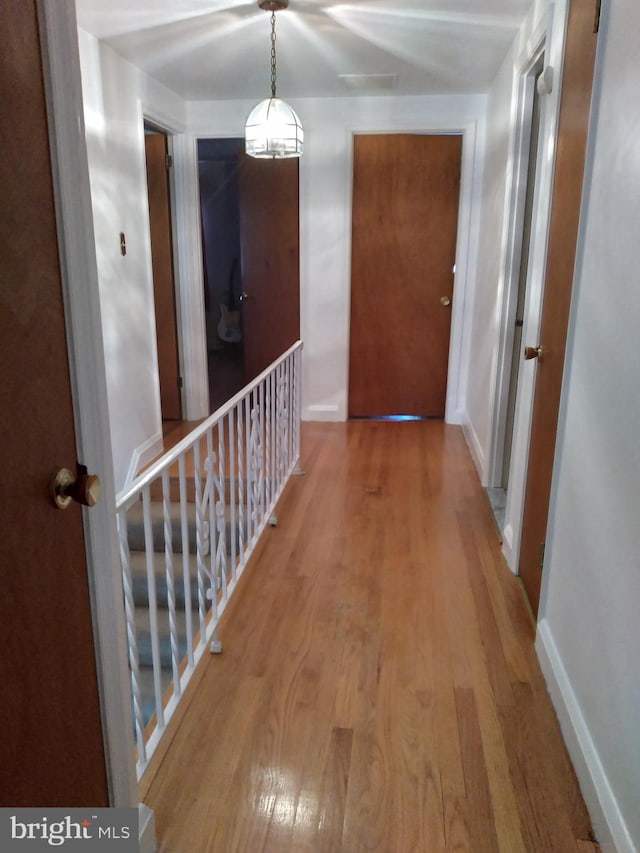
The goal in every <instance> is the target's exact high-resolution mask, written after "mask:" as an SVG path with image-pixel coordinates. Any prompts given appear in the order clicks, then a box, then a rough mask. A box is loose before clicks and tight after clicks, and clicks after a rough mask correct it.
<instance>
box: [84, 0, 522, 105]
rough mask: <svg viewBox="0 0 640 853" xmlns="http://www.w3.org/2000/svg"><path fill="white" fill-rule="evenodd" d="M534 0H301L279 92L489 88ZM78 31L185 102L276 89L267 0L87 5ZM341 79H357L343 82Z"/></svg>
mask: <svg viewBox="0 0 640 853" xmlns="http://www.w3.org/2000/svg"><path fill="white" fill-rule="evenodd" d="M531 2H532V0H386V2H383V0H352V2H341V1H340V0H290V5H289V8H288V9H286V10H284V11H282V12H278V13H277V16H276V17H277V23H276V30H277V59H278V94H279V95H280V96H281V97H283V98H287V99H289V98H299V97H340V96H348V95H350V94H372V95H373V94H376V95H378V94H387V95H416V94H435V93H442V94H453V93H469V94H470V93H477V92H486V91H487V89H488V88H489V86H490V84H491V82H492V81H493V79H494V77H495V74H496V72H497V70H498V68H499V67H500V64H501V62H502V60H503V58H504V56H505V54H506V52H507V50H508V48H509V45H510V44H511V42H512V41H513V38H514V36H515V34H516V32H517V29H518V27H519V25H520V23H521V22H522V20H523V18H524V16H525V14H526V12H527V11H528V9H529V6H530V5H531ZM76 7H77V13H78V24H79V26H80V27H82V28H83V29H84V30H87V31H88V32H90V33H93V34H94V35H95V36H97V37H98V38H99V39H103V40H104V41H106V42H107V43H108V44H109V45H110V46H111V47H112V48H113V49H114V50H115V51H116V52H117V53H119V54H120V55H121V56H123V57H124V58H125V59H127V60H129V61H130V62H132V63H133V64H134V65H137V66H139V67H140V68H141V69H143V70H144V71H146V72H147V73H148V74H150V75H151V76H152V77H155V78H156V79H157V80H159V81H160V82H161V83H163V84H164V85H165V86H167V87H169V88H170V89H172V90H173V91H174V92H176V93H178V94H179V95H180V96H181V97H183V98H184V99H185V100H211V99H219V98H220V99H241V98H248V99H258V98H262V97H266V96H267V95H268V92H269V74H270V69H269V51H270V24H269V13H266V12H263V11H262V10H261V9H259V8H258V4H257V0H109V2H108V3H105V0H76ZM341 75H349V76H348V77H344V76H341Z"/></svg>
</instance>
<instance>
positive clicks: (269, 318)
mask: <svg viewBox="0 0 640 853" xmlns="http://www.w3.org/2000/svg"><path fill="white" fill-rule="evenodd" d="M239 185H240V247H241V274H242V289H243V300H242V331H243V340H244V365H245V379H246V381H247V382H249V381H250V380H251V379H253V378H255V377H256V376H257V375H258V374H259V373H261V372H262V371H263V370H264V369H265V367H268V366H269V364H271V362H272V361H274V360H275V359H276V358H278V356H280V355H282V353H283V352H284V351H285V350H286V349H288V348H289V347H290V346H291V344H293V343H295V342H296V341H297V340H298V338H299V337H300V248H299V231H300V228H299V216H298V211H299V206H298V195H299V194H298V160H297V159H295V158H292V159H286V160H260V159H256V158H255V157H248V156H246V155H244V154H242V155H240V170H239Z"/></svg>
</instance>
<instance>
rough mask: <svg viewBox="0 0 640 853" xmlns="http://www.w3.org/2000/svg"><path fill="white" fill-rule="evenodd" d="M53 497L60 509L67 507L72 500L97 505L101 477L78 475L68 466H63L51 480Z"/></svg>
mask: <svg viewBox="0 0 640 853" xmlns="http://www.w3.org/2000/svg"><path fill="white" fill-rule="evenodd" d="M51 497H52V498H53V502H54V503H55V505H56V506H57V507H58V509H66V508H67V507H68V506H69V504H70V503H71V501H75V502H76V503H79V504H82V505H83V506H95V505H96V504H97V503H98V501H99V500H100V478H99V477H98V476H97V475H96V474H80V475H79V476H77V477H76V476H75V475H74V473H73V472H72V471H70V470H69V469H68V468H61V469H60V470H59V471H58V472H57V473H56V474H54V476H53V479H52V480H51Z"/></svg>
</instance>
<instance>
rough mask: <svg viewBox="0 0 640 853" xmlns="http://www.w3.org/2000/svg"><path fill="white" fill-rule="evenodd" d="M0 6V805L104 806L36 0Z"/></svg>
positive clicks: (2, 1)
mask: <svg viewBox="0 0 640 853" xmlns="http://www.w3.org/2000/svg"><path fill="white" fill-rule="evenodd" d="M0 17H1V19H2V22H3V33H2V51H1V52H0V103H1V104H2V131H1V132H2V157H1V158H0V186H2V209H1V212H0V247H1V250H0V251H1V255H2V264H1V265H0V354H1V357H0V411H2V422H3V429H2V458H3V462H2V477H0V504H1V506H2V531H1V536H0V576H1V583H2V594H1V595H0V647H1V648H2V655H0V661H1V662H0V684H2V694H1V698H0V805H2V806H14V807H16V806H28V805H31V806H60V807H70V806H107V805H108V804H109V803H108V791H107V781H106V772H105V759H104V751H103V742H102V729H101V723H100V707H99V700H98V686H97V675H96V663H95V658H94V646H93V633H92V623H91V610H90V602H89V589H88V578H87V566H86V558H85V551H84V535H83V523H82V511H81V508H80V506H78V505H77V504H73V505H72V506H71V507H70V508H69V509H67V510H65V511H61V510H59V509H56V508H55V507H54V506H53V504H52V502H51V501H50V499H49V495H48V489H49V480H50V477H51V474H52V473H53V472H54V471H55V470H56V468H59V467H63V466H66V467H69V468H73V467H74V466H75V464H76V450H75V438H74V426H73V413H72V404H71V391H70V383H69V367H68V361H67V347H66V338H65V327H64V316H63V306H62V293H61V283H60V266H59V260H58V247H57V235H56V220H55V211H54V203H53V191H52V179H51V164H50V160H49V143H48V135H47V121H46V113H45V100H44V90H43V77H42V64H41V56H40V44H39V39H38V22H37V12H36V4H35V3H34V2H30V0H22V1H21V2H20V3H16V2H14V0H0Z"/></svg>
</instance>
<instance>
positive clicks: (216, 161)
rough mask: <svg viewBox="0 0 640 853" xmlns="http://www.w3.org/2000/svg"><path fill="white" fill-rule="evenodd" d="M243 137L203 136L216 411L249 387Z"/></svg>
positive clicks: (203, 215) (202, 207)
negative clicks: (242, 239)
mask: <svg viewBox="0 0 640 853" xmlns="http://www.w3.org/2000/svg"><path fill="white" fill-rule="evenodd" d="M243 150H244V139H200V140H198V175H199V180H200V211H201V223H202V252H203V273H204V303H205V319H206V330H207V360H208V367H209V405H210V408H211V411H212V412H213V411H215V410H216V409H218V408H219V407H220V406H221V405H222V404H223V403H225V402H226V401H227V400H228V399H230V398H231V397H232V396H233V395H234V394H236V393H237V392H238V391H239V390H240V389H241V388H242V386H243V385H244V375H245V370H244V349H243V341H242V338H243V330H242V317H241V310H240V309H241V298H242V292H243V290H242V267H241V250H240V249H241V247H240V189H239V153H240V152H242V151H243Z"/></svg>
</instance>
